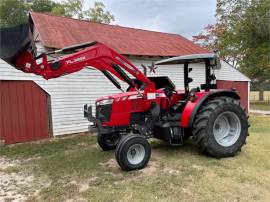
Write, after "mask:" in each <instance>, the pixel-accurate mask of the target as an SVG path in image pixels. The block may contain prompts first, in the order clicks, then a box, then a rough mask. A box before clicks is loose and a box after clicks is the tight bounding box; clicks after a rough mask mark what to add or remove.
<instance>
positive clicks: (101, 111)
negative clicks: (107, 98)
mask: <svg viewBox="0 0 270 202" xmlns="http://www.w3.org/2000/svg"><path fill="white" fill-rule="evenodd" d="M111 112H112V105H111V104H108V105H99V106H96V118H97V119H99V120H100V121H101V122H107V121H110V119H111Z"/></svg>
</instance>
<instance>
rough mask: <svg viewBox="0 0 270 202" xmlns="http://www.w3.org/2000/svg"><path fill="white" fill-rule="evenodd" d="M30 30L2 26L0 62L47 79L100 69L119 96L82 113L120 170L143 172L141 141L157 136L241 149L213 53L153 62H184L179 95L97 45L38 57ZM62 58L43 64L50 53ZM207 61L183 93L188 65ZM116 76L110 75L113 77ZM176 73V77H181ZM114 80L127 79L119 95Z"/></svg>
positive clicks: (241, 113) (229, 152) (146, 147)
mask: <svg viewBox="0 0 270 202" xmlns="http://www.w3.org/2000/svg"><path fill="white" fill-rule="evenodd" d="M32 38H33V37H32V27H31V26H29V25H20V26H18V27H13V28H4V29H1V52H0V53H1V55H0V56H1V58H2V59H4V60H5V61H7V62H8V63H9V64H11V65H12V66H14V67H15V68H17V69H19V70H21V71H23V72H26V73H34V74H37V75H40V76H42V77H44V78H45V79H51V78H56V77H60V76H63V75H66V74H70V73H73V72H77V71H80V70H81V69H83V68H86V67H89V66H91V67H94V68H96V69H98V70H100V71H101V72H102V73H103V74H104V75H105V77H107V78H108V79H109V80H110V81H111V82H112V83H113V84H114V85H115V86H116V87H117V88H118V89H120V90H121V91H122V93H119V94H115V95H109V96H106V97H102V98H99V99H97V100H96V106H95V107H96V114H95V116H93V114H92V106H87V105H85V106H84V116H85V117H86V118H87V119H88V120H89V121H90V122H93V123H94V126H95V127H97V131H98V135H97V141H98V144H99V146H100V147H101V148H102V149H103V150H112V149H116V152H115V157H116V160H117V162H118V164H119V166H120V167H121V168H122V169H123V170H126V171H129V170H134V169H142V168H144V167H145V166H146V165H147V163H148V161H149V159H150V156H151V147H150V144H149V143H148V141H147V139H149V138H158V139H162V140H165V141H167V142H169V143H170V144H171V145H182V144H183V142H184V141H185V140H188V139H189V138H190V137H192V139H193V140H194V141H195V142H196V143H197V144H198V145H199V147H200V149H201V151H202V152H203V153H205V154H206V155H209V156H212V157H216V158H222V157H229V156H234V155H235V154H236V153H237V152H239V151H240V150H241V147H242V146H243V145H244V144H245V142H246V138H247V135H248V120H247V115H246V113H245V110H244V109H243V108H242V107H241V106H240V97H239V95H238V94H237V92H236V91H235V90H232V89H230V90H225V89H224V90H221V89H216V85H215V84H213V81H214V80H215V75H214V74H213V73H212V70H213V69H216V68H219V67H220V63H219V59H218V58H217V57H216V55H215V54H202V55H188V56H180V57H173V58H169V59H166V60H162V61H159V62H157V63H156V65H165V64H166V65H169V64H174V65H175V64H183V65H184V86H185V88H184V90H182V91H179V90H176V88H175V85H174V84H173V83H172V81H171V80H170V79H169V78H168V77H147V76H145V75H144V74H143V73H142V72H141V71H140V70H139V69H138V68H137V67H135V66H134V65H133V64H132V63H131V62H130V61H128V60H127V59H126V58H125V57H123V56H122V55H120V54H118V53H117V52H115V51H114V50H112V49H110V48H109V47H107V46H105V45H104V44H101V43H98V42H89V43H84V44H78V45H75V46H71V47H66V48H63V49H61V50H56V51H52V52H48V53H42V54H39V55H37V54H36V48H35V45H34V42H33V40H32ZM55 53H63V54H65V53H66V55H64V56H61V57H58V58H54V59H51V60H49V59H48V57H47V56H48V55H50V54H55ZM199 62H200V63H204V64H205V75H206V77H205V83H204V84H202V85H201V86H200V87H197V88H193V89H189V83H190V82H192V78H190V77H189V72H190V71H192V68H189V64H192V63H199ZM112 75H114V76H112ZM179 76H181V75H179ZM116 78H118V79H120V80H122V81H124V82H126V83H127V84H128V85H129V88H128V89H127V90H126V91H124V90H123V89H122V88H121V85H120V84H119V82H118V81H117V80H116Z"/></svg>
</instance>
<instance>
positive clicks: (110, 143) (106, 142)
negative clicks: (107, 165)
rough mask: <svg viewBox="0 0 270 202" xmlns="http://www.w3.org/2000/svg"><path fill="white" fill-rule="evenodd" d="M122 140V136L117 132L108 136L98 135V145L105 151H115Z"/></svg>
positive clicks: (107, 134)
mask: <svg viewBox="0 0 270 202" xmlns="http://www.w3.org/2000/svg"><path fill="white" fill-rule="evenodd" d="M120 139H121V134H120V133H117V132H114V133H106V134H101V133H98V135H97V142H98V145H99V146H100V147H101V149H102V150H103V151H108V150H113V149H115V148H116V146H117V144H118V142H119V140H120Z"/></svg>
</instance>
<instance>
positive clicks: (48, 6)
mask: <svg viewBox="0 0 270 202" xmlns="http://www.w3.org/2000/svg"><path fill="white" fill-rule="evenodd" d="M57 6H60V3H56V2H54V1H51V0H33V1H32V2H31V3H30V8H31V10H32V11H35V12H42V13H50V12H51V11H52V10H53V8H55V7H57Z"/></svg>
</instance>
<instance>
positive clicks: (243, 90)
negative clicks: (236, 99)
mask: <svg viewBox="0 0 270 202" xmlns="http://www.w3.org/2000/svg"><path fill="white" fill-rule="evenodd" d="M217 88H218V89H231V88H235V89H236V90H237V91H238V93H239V95H240V97H241V105H242V106H243V107H245V108H246V111H248V102H249V98H248V91H249V89H248V81H221V80H217Z"/></svg>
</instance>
